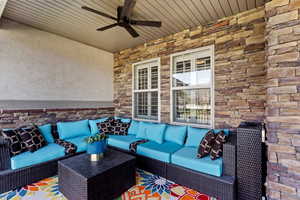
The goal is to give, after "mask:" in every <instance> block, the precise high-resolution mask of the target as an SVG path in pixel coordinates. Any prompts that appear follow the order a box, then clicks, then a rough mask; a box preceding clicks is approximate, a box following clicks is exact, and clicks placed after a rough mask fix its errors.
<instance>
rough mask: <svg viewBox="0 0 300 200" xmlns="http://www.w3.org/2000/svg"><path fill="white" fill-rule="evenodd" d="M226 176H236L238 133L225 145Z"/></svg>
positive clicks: (231, 136) (232, 135)
mask: <svg viewBox="0 0 300 200" xmlns="http://www.w3.org/2000/svg"><path fill="white" fill-rule="evenodd" d="M223 162H224V165H223V167H224V173H223V174H224V175H227V176H236V133H233V134H231V135H230V137H229V138H228V141H227V142H226V143H225V144H224V145H223Z"/></svg>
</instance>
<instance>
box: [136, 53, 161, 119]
mask: <svg viewBox="0 0 300 200" xmlns="http://www.w3.org/2000/svg"><path fill="white" fill-rule="evenodd" d="M159 65H160V62H159V59H151V60H149V61H145V62H141V63H136V64H134V65H133V88H134V89H133V116H134V118H135V119H142V120H153V121H159V120H160V113H159V108H160V92H159V90H160V73H159Z"/></svg>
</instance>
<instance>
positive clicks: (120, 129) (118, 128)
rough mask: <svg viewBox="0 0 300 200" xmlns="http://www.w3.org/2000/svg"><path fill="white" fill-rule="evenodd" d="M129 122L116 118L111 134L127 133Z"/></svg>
mask: <svg viewBox="0 0 300 200" xmlns="http://www.w3.org/2000/svg"><path fill="white" fill-rule="evenodd" d="M129 127H130V123H125V122H122V121H121V120H116V121H115V123H114V126H112V134H114V135H128V129H129Z"/></svg>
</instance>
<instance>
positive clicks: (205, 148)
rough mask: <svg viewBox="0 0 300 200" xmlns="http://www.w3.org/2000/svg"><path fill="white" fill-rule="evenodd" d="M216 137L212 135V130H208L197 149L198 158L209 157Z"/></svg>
mask: <svg viewBox="0 0 300 200" xmlns="http://www.w3.org/2000/svg"><path fill="white" fill-rule="evenodd" d="M215 138H216V135H215V134H214V132H213V130H209V131H208V132H207V133H206V135H205V136H204V138H203V139H202V140H201V142H200V144H199V147H198V154H197V157H198V158H203V157H205V156H207V155H209V153H210V151H211V149H212V147H213V145H214V143H215Z"/></svg>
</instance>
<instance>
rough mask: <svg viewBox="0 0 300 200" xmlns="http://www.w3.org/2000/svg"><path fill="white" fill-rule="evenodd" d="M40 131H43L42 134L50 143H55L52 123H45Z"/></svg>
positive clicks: (40, 127)
mask: <svg viewBox="0 0 300 200" xmlns="http://www.w3.org/2000/svg"><path fill="white" fill-rule="evenodd" d="M39 131H40V132H41V133H42V135H43V136H44V138H45V139H46V141H47V142H48V143H54V138H53V135H52V128H51V124H45V125H43V126H39Z"/></svg>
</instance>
